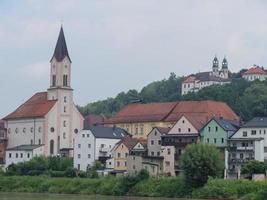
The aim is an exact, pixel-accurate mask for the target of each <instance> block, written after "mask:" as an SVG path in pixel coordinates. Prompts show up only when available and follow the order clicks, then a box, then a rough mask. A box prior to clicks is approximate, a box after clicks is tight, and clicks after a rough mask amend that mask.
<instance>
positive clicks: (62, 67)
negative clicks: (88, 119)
mask: <svg viewBox="0 0 267 200" xmlns="http://www.w3.org/2000/svg"><path fill="white" fill-rule="evenodd" d="M50 63H51V70H50V87H49V88H48V90H47V91H45V92H38V93H36V94H34V95H33V96H32V97H31V98H30V99H29V100H27V101H26V102H25V103H23V104H22V105H21V106H19V107H18V108H17V109H16V110H15V111H14V112H12V113H11V114H9V115H8V116H6V117H5V118H4V120H5V125H6V128H7V138H8V146H7V151H8V149H12V150H14V149H16V148H17V149H18V150H20V149H19V148H20V147H21V146H22V145H29V146H31V145H32V146H35V145H41V146H43V155H46V156H50V155H51V156H52V155H66V156H72V155H73V141H74V137H75V135H76V134H77V133H78V132H79V131H80V130H82V129H83V121H84V118H83V116H82V115H81V114H80V112H79V111H78V109H77V108H76V106H75V104H74V102H73V89H72V88H71V59H70V57H69V54H68V49H67V45H66V41H65V36H64V32H63V28H62V27H61V29H60V33H59V37H58V40H57V44H56V47H55V51H54V54H53V57H52V59H51V60H50ZM6 159H8V156H7V157H6Z"/></svg>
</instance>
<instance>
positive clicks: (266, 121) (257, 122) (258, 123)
mask: <svg viewBox="0 0 267 200" xmlns="http://www.w3.org/2000/svg"><path fill="white" fill-rule="evenodd" d="M243 127H246V128H250V127H251V128H257V127H259V128H261V127H267V117H254V118H253V119H252V120H250V121H249V122H247V123H245V124H244V125H243V126H242V128H243Z"/></svg>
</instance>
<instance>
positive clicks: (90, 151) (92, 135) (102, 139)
mask: <svg viewBox="0 0 267 200" xmlns="http://www.w3.org/2000/svg"><path fill="white" fill-rule="evenodd" d="M127 136H128V133H127V132H126V131H125V130H124V129H121V128H115V127H114V128H110V127H103V126H89V127H87V129H84V130H82V131H80V132H79V133H78V134H77V135H76V137H75V139H74V168H76V169H78V170H82V171H87V169H89V168H90V167H92V166H93V165H94V163H95V161H97V160H98V161H100V162H102V163H104V164H105V163H106V161H107V160H108V159H110V158H111V150H112V149H113V148H114V146H115V144H116V143H118V142H119V141H120V140H121V139H122V138H124V137H127ZM110 162H111V161H110ZM110 167H112V164H110Z"/></svg>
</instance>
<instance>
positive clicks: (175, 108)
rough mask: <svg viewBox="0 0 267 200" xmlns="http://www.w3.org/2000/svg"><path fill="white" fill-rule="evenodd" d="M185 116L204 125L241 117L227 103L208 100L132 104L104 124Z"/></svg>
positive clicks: (161, 119) (169, 119)
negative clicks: (220, 119)
mask: <svg viewBox="0 0 267 200" xmlns="http://www.w3.org/2000/svg"><path fill="white" fill-rule="evenodd" d="M183 115H184V116H186V117H188V118H190V119H191V120H192V121H195V120H196V121H201V123H204V124H205V123H207V122H208V121H209V120H210V119H211V118H212V117H216V116H217V117H223V118H225V119H229V120H239V117H238V116H237V115H236V114H235V113H234V111H233V110H232V109H231V108H230V107H229V106H228V105H227V104H226V103H224V102H218V101H210V100H207V101H178V102H171V103H170V102H168V103H148V104H140V103H138V104H130V105H128V106H126V107H124V108H123V109H122V110H121V111H119V112H118V113H117V114H115V115H114V116H113V117H111V118H110V119H107V120H105V122H104V123H106V124H112V123H114V124H116V123H118V124H119V123H136V122H154V121H165V122H176V121H178V120H179V119H180V118H181V117H182V116H183ZM204 124H203V125H204Z"/></svg>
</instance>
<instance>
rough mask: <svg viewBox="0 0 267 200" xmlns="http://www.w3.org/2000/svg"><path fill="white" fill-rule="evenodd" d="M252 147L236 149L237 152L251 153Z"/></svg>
mask: <svg viewBox="0 0 267 200" xmlns="http://www.w3.org/2000/svg"><path fill="white" fill-rule="evenodd" d="M253 150H254V148H253V147H237V151H253Z"/></svg>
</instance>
